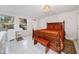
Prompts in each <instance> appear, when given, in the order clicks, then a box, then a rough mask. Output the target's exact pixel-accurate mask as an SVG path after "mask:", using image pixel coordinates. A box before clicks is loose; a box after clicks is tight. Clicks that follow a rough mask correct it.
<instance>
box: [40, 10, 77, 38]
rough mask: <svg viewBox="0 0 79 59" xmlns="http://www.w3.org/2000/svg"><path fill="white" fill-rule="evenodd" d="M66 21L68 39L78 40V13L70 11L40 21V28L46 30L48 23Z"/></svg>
mask: <svg viewBox="0 0 79 59" xmlns="http://www.w3.org/2000/svg"><path fill="white" fill-rule="evenodd" d="M63 20H65V32H66V38H69V39H77V12H76V11H70V12H65V13H61V14H56V15H53V16H50V17H46V18H43V19H41V20H40V28H46V23H47V22H62V21H63Z"/></svg>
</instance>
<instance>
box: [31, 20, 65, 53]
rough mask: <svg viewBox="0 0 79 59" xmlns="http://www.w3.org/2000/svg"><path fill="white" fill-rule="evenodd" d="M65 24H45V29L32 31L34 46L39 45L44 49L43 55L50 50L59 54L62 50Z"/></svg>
mask: <svg viewBox="0 0 79 59" xmlns="http://www.w3.org/2000/svg"><path fill="white" fill-rule="evenodd" d="M64 24H65V22H64V21H63V22H54V23H47V28H46V29H40V30H33V36H32V37H33V39H34V45H35V44H37V43H40V44H42V45H44V46H45V47H46V50H45V53H47V52H48V51H49V49H52V50H54V51H56V52H57V53H61V51H62V50H63V48H64V39H65V30H64V28H65V27H64V26H65V25H64Z"/></svg>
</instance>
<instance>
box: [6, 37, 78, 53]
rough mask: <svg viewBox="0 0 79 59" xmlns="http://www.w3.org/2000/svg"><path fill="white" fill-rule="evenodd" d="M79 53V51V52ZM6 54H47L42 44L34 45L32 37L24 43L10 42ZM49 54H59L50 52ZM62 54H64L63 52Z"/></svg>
mask: <svg viewBox="0 0 79 59" xmlns="http://www.w3.org/2000/svg"><path fill="white" fill-rule="evenodd" d="M78 51H79V50H78ZM6 54H45V47H44V46H43V45H41V44H39V43H38V44H37V45H34V44H33V40H32V37H31V36H27V37H25V38H24V40H22V41H18V42H17V41H16V40H14V41H9V44H8V46H7V48H6ZM47 54H57V53H56V52H54V51H53V50H49V52H48V53H47ZM62 54H64V53H63V52H62Z"/></svg>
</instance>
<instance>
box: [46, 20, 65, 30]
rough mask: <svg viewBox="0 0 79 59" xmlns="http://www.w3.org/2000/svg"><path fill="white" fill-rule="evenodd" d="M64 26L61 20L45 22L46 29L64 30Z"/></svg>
mask: <svg viewBox="0 0 79 59" xmlns="http://www.w3.org/2000/svg"><path fill="white" fill-rule="evenodd" d="M64 28H65V21H63V22H53V23H47V29H49V30H61V29H63V30H64Z"/></svg>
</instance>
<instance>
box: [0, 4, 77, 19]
mask: <svg viewBox="0 0 79 59" xmlns="http://www.w3.org/2000/svg"><path fill="white" fill-rule="evenodd" d="M42 7H43V6H42V5H0V14H3V15H12V16H27V17H38V18H44V17H47V16H51V15H54V14H58V13H63V12H66V11H72V10H75V9H77V7H78V5H50V7H51V9H50V11H49V12H47V13H45V12H44V11H43V9H42Z"/></svg>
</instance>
